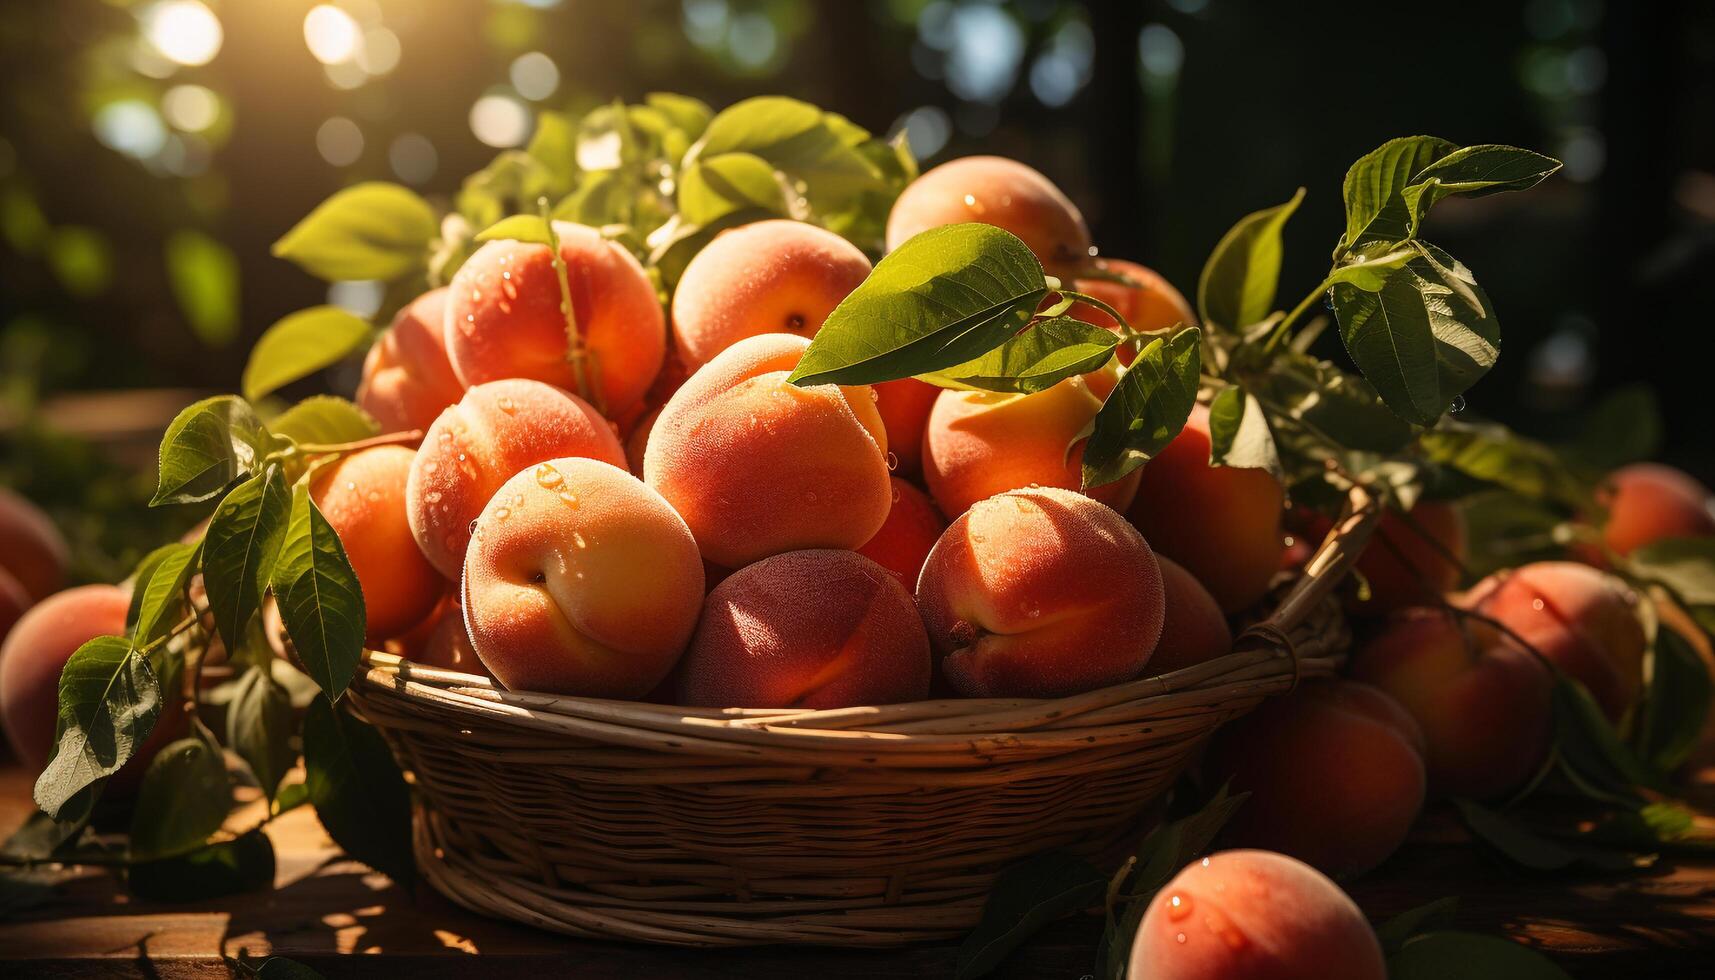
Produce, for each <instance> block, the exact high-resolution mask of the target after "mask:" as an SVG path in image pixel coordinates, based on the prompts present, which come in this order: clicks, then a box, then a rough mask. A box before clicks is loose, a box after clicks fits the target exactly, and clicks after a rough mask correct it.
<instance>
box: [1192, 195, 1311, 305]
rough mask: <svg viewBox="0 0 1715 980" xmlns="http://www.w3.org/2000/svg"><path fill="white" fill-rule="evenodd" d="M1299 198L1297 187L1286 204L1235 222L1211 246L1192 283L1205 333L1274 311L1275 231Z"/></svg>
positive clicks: (1277, 264) (1278, 255) (1277, 270)
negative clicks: (1201, 272)
mask: <svg viewBox="0 0 1715 980" xmlns="http://www.w3.org/2000/svg"><path fill="white" fill-rule="evenodd" d="M1303 200H1304V188H1302V187H1300V188H1299V189H1298V192H1297V193H1296V194H1293V195H1292V199H1291V200H1290V201H1287V202H1286V203H1285V204H1277V205H1275V206H1274V207H1272V208H1264V209H1263V210H1261V211H1255V212H1252V213H1251V214H1248V215H1245V216H1244V217H1243V218H1240V219H1239V222H1238V223H1237V224H1235V225H1233V227H1232V228H1230V229H1229V230H1228V231H1227V233H1226V234H1225V235H1223V236H1221V240H1220V241H1219V242H1217V243H1215V250H1214V251H1213V252H1210V253H1209V261H1208V262H1206V263H1205V264H1204V265H1203V274H1202V276H1201V277H1199V278H1198V280H1197V312H1198V313H1199V314H1201V315H1202V317H1203V322H1204V323H1205V324H1207V325H1208V327H1209V328H1210V329H1215V328H1217V327H1225V328H1226V329H1228V330H1240V329H1242V328H1244V327H1248V326H1250V325H1251V324H1253V323H1256V322H1258V321H1260V320H1262V319H1263V318H1264V317H1267V316H1268V314H1269V312H1270V311H1271V310H1273V309H1274V294H1275V289H1276V287H1277V286H1278V285H1279V283H1280V260H1281V255H1282V248H1281V242H1280V231H1281V229H1282V228H1283V227H1285V225H1286V219H1288V218H1290V217H1292V213H1293V212H1294V211H1297V210H1298V205H1299V203H1300V202H1302V201H1303Z"/></svg>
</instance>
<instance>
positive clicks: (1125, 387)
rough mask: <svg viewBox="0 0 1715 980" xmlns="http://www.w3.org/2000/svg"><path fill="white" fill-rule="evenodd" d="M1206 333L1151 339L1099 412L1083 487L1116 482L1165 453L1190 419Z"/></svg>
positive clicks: (1190, 330)
mask: <svg viewBox="0 0 1715 980" xmlns="http://www.w3.org/2000/svg"><path fill="white" fill-rule="evenodd" d="M1201 338H1202V334H1201V332H1200V331H1198V330H1197V328H1196V327H1190V328H1187V329H1185V330H1181V331H1180V332H1178V333H1176V334H1174V335H1173V336H1172V337H1165V338H1157V339H1155V340H1152V341H1150V342H1149V346H1147V347H1145V348H1144V349H1143V351H1142V352H1141V353H1139V354H1138V355H1137V359H1136V360H1134V361H1132V362H1131V367H1130V368H1127V369H1126V373H1125V376H1124V377H1122V378H1120V383H1119V384H1118V385H1116V386H1115V387H1114V390H1113V393H1112V394H1110V395H1108V400H1107V401H1106V402H1103V403H1102V409H1101V411H1099V412H1097V413H1096V419H1095V428H1094V430H1093V431H1092V432H1091V434H1090V441H1089V442H1086V443H1085V444H1084V466H1083V471H1084V486H1086V487H1097V486H1101V485H1102V484H1105V483H1112V482H1113V481H1115V480H1118V479H1120V478H1122V477H1124V476H1125V475H1126V474H1127V473H1130V472H1131V471H1132V470H1135V469H1137V468H1138V467H1140V466H1142V465H1143V464H1145V463H1147V462H1149V460H1150V459H1151V458H1153V457H1154V456H1155V454H1156V453H1159V452H1161V450H1162V449H1163V448H1165V447H1166V445H1167V444H1168V443H1169V442H1172V441H1173V437H1174V436H1177V435H1178V434H1179V430H1180V429H1183V428H1184V427H1185V420H1186V419H1187V418H1190V417H1191V408H1192V406H1193V405H1195V404H1196V403H1197V380H1198V377H1199V376H1200V374H1201V373H1202V356H1201V354H1200V352H1199V346H1200V343H1199V342H1200V340H1201Z"/></svg>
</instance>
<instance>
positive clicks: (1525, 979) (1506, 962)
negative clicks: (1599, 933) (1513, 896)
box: [1387, 932, 1571, 980]
mask: <svg viewBox="0 0 1715 980" xmlns="http://www.w3.org/2000/svg"><path fill="white" fill-rule="evenodd" d="M1387 975H1388V980H1452V978H1455V977H1456V978H1458V980H1571V978H1570V977H1569V976H1568V975H1567V973H1566V971H1565V970H1562V969H1561V968H1560V967H1558V966H1555V965H1554V962H1553V961H1552V960H1550V959H1548V957H1546V956H1543V955H1542V954H1541V953H1538V952H1537V951H1536V950H1534V949H1531V948H1530V947H1529V946H1526V945H1524V944H1522V943H1519V942H1515V941H1513V940H1511V939H1505V938H1502V937H1500V936H1485V935H1481V934H1478V933H1474V932H1427V933H1424V934H1422V935H1420V936H1416V937H1414V938H1413V939H1412V940H1411V941H1410V942H1408V943H1406V944H1405V945H1404V946H1403V947H1401V948H1400V950H1399V952H1397V953H1395V954H1393V955H1392V956H1390V957H1388V961H1387Z"/></svg>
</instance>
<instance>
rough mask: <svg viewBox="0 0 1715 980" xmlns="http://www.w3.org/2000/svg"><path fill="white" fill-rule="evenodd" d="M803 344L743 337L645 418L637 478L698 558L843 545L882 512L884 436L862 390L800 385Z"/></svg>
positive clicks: (738, 559)
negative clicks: (650, 419) (796, 379)
mask: <svg viewBox="0 0 1715 980" xmlns="http://www.w3.org/2000/svg"><path fill="white" fill-rule="evenodd" d="M809 345H810V342H809V341H808V340H805V339H804V338H802V337H795V336H793V335H791V334H783V333H774V334H760V335H758V336H755V337H747V338H745V339H744V340H741V341H739V342H738V343H736V344H734V345H733V346H731V347H728V348H727V349H726V350H724V351H722V352H721V353H719V354H717V355H715V358H714V360H712V361H710V362H709V363H707V364H705V365H703V366H702V367H701V368H700V369H698V371H697V373H696V374H694V375H692V376H691V379H690V380H689V381H687V382H685V386H684V387H682V388H680V389H679V390H678V391H677V392H676V393H674V395H673V397H672V398H671V399H669V400H668V402H667V407H666V408H665V409H664V410H662V412H661V415H660V417H658V418H657V419H656V420H655V427H654V429H653V430H652V431H651V432H650V433H649V443H648V446H647V447H646V448H645V450H644V453H643V477H644V480H645V481H646V482H648V484H649V485H650V486H651V487H653V488H655V490H656V491H658V492H659V493H660V494H661V496H663V497H665V498H667V501H668V503H670V504H672V505H673V508H674V509H675V510H677V511H678V512H679V513H680V515H682V516H683V517H684V518H685V523H686V524H688V525H690V527H691V533H692V534H694V535H696V538H697V545H698V547H700V548H701V549H702V552H703V557H704V558H707V559H708V560H709V561H711V562H714V563H715V564H717V565H723V566H725V567H727V568H739V567H742V566H744V565H747V564H749V563H750V562H753V561H756V560H757V559H759V558H766V557H767V556H769V555H776V554H780V553H781V552H783V551H797V550H800V549H804V548H845V549H853V548H858V547H861V546H862V545H863V543H864V542H865V541H868V540H869V539H870V538H872V537H874V536H875V532H877V531H879V530H880V529H881V525H882V523H883V522H885V521H886V520H887V512H888V509H889V507H890V506H891V505H892V500H893V491H892V488H891V487H890V485H889V484H888V472H887V459H886V457H887V433H886V431H885V430H884V429H883V428H882V422H881V416H880V414H878V413H877V412H876V410H875V399H874V397H873V395H872V394H871V392H870V389H869V388H868V387H867V386H864V385H859V386H856V387H850V388H842V387H839V386H836V385H812V386H810V387H805V388H800V387H798V386H796V385H791V384H787V383H786V377H787V375H789V374H790V373H791V372H792V369H793V368H794V367H795V366H797V364H798V359H799V358H800V357H802V356H803V354H804V350H805V348H807V347H808V346H809Z"/></svg>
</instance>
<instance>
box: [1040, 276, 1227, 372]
mask: <svg viewBox="0 0 1715 980" xmlns="http://www.w3.org/2000/svg"><path fill="white" fill-rule="evenodd" d="M1090 265H1091V267H1092V268H1093V270H1094V271H1096V272H1098V273H1101V274H1102V275H1097V276H1094V277H1086V278H1080V279H1076V280H1074V281H1073V282H1072V288H1073V289H1075V290H1077V291H1078V292H1080V293H1088V294H1090V295H1091V296H1094V297H1095V298H1097V299H1099V300H1101V301H1102V302H1104V303H1106V304H1108V305H1109V306H1111V307H1113V308H1114V309H1116V310H1118V311H1120V315H1121V316H1123V317H1125V322H1126V323H1127V324H1128V325H1130V327H1131V328H1132V329H1133V330H1144V331H1148V330H1165V329H1167V328H1168V327H1171V326H1173V325H1174V324H1176V323H1183V324H1185V325H1187V326H1195V325H1196V323H1197V313H1196V311H1194V310H1192V309H1191V304H1190V303H1189V302H1187V301H1186V299H1185V296H1184V294H1183V293H1181V292H1179V290H1177V289H1174V288H1173V284H1172V283H1170V282H1168V281H1167V280H1166V279H1164V278H1162V276H1161V273H1159V272H1156V271H1155V270H1154V269H1151V268H1149V267H1148V266H1146V265H1141V264H1139V263H1137V262H1129V261H1127V260H1125V259H1094V260H1092V261H1091V263H1090ZM1107 276H1123V277H1125V278H1126V279H1129V280H1131V281H1130V282H1129V283H1126V282H1118V281H1116V280H1114V279H1111V278H1106V277H1107ZM1068 315H1069V316H1073V317H1076V318H1077V319H1079V320H1083V321H1084V322H1085V323H1093V324H1095V325H1096V326H1098V327H1106V328H1107V329H1109V330H1113V331H1116V332H1117V331H1118V330H1119V324H1118V323H1116V322H1114V318H1113V317H1111V316H1109V315H1108V314H1107V313H1105V312H1103V311H1102V310H1099V309H1097V308H1096V307H1094V306H1091V305H1090V304H1088V303H1073V304H1072V309H1071V310H1070V311H1069V313H1068ZM1118 355H1119V359H1120V363H1122V364H1130V363H1131V361H1132V358H1134V357H1136V356H1137V352H1136V351H1135V350H1133V349H1132V348H1130V347H1122V348H1121V349H1120V350H1119V352H1118Z"/></svg>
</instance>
